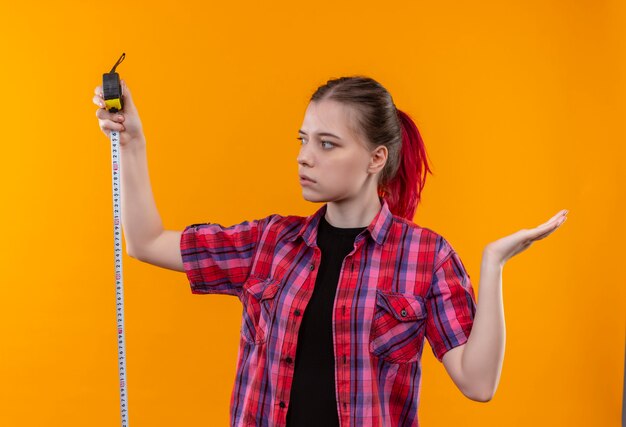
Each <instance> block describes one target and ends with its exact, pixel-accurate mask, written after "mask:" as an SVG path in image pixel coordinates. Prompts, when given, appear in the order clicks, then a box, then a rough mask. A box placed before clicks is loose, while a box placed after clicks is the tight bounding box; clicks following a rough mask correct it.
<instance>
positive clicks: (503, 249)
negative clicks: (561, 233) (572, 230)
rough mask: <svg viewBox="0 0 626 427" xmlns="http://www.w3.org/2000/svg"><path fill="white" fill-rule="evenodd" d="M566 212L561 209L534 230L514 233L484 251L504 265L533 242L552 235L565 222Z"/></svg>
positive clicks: (493, 243) (522, 230)
mask: <svg viewBox="0 0 626 427" xmlns="http://www.w3.org/2000/svg"><path fill="white" fill-rule="evenodd" d="M568 212H569V211H568V210H567V209H563V210H562V211H559V213H557V214H556V215H554V216H553V217H552V218H550V219H549V220H548V221H546V222H544V223H543V224H541V225H539V226H537V227H535V228H531V229H525V228H524V229H521V230H520V231H518V232H516V233H513V234H511V235H509V236H506V237H503V238H501V239H499V240H496V241H495V242H492V243H489V244H488V245H487V246H486V247H485V251H486V252H488V253H489V254H490V255H492V256H493V257H494V258H495V259H497V260H499V261H500V264H501V265H504V263H505V262H506V261H507V260H509V259H510V258H511V257H513V256H515V255H517V254H518V253H520V252H522V251H524V250H526V249H527V248H528V247H529V246H530V245H532V243H533V242H534V241H536V240H541V239H544V238H546V237H548V236H549V235H550V234H552V233H553V232H554V231H555V230H556V229H557V228H559V226H560V225H561V224H563V223H564V222H565V220H567V213H568Z"/></svg>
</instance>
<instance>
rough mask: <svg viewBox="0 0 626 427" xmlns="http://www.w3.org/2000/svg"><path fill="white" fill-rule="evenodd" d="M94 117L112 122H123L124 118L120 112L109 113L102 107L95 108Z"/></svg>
mask: <svg viewBox="0 0 626 427" xmlns="http://www.w3.org/2000/svg"><path fill="white" fill-rule="evenodd" d="M96 117H97V118H99V119H100V120H111V121H113V122H120V123H121V122H123V121H124V120H125V118H124V115H123V114H121V113H111V112H109V111H107V110H106V109H104V108H100V109H98V110H96Z"/></svg>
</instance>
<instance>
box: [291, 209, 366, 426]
mask: <svg viewBox="0 0 626 427" xmlns="http://www.w3.org/2000/svg"><path fill="white" fill-rule="evenodd" d="M366 228H367V227H357V228H338V227H334V226H332V225H330V224H329V223H328V221H326V219H325V218H324V216H322V217H321V218H320V223H319V227H318V232H317V246H319V248H320V250H321V252H322V261H321V263H320V266H319V270H318V272H317V278H316V280H315V288H314V290H313V295H312V296H311V300H310V301H309V303H308V304H307V306H306V309H305V311H304V314H303V317H302V323H301V324H300V330H299V332H298V346H297V349H296V357H295V366H294V376H293V383H292V386H291V395H290V398H289V408H288V410H287V427H309V426H311V427H320V426H324V427H335V426H336V427H339V416H338V414H337V396H336V393H335V357H334V350H333V330H332V313H333V304H334V301H335V293H336V291H337V284H338V282H339V273H340V271H341V265H342V263H343V260H344V258H345V257H346V255H348V254H349V253H350V252H352V249H353V248H354V239H355V238H356V236H357V235H359V234H360V233H361V231H363V230H365V229H366Z"/></svg>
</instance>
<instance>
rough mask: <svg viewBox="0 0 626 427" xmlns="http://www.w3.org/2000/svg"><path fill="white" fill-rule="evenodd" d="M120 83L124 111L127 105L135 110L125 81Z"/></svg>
mask: <svg viewBox="0 0 626 427" xmlns="http://www.w3.org/2000/svg"><path fill="white" fill-rule="evenodd" d="M121 83H122V97H123V98H124V109H126V105H128V106H129V107H130V108H131V109H134V108H135V104H134V103H133V97H132V94H131V93H130V89H129V88H128V86H126V81H124V80H121Z"/></svg>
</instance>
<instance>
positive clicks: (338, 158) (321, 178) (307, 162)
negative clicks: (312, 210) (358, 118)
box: [297, 100, 377, 202]
mask: <svg viewBox="0 0 626 427" xmlns="http://www.w3.org/2000/svg"><path fill="white" fill-rule="evenodd" d="M353 113H354V112H353V111H352V110H351V109H350V108H349V107H347V106H344V105H343V104H341V103H338V102H336V101H331V100H323V101H318V102H310V103H309V105H308V107H307V109H306V112H305V116H304V121H303V123H302V127H301V129H300V131H299V136H300V138H301V146H300V153H299V155H298V158H297V160H298V174H299V175H300V176H302V175H306V176H307V177H309V178H310V179H312V180H313V181H314V182H311V181H303V180H302V179H301V178H300V185H301V186H302V195H303V197H304V198H305V199H306V200H308V201H311V202H328V201H339V200H341V199H344V198H346V197H349V198H352V197H354V196H356V195H358V194H359V193H360V192H361V191H368V190H369V187H370V186H369V185H366V183H367V182H368V178H369V181H371V180H375V179H376V178H377V177H376V176H375V175H373V174H371V172H368V167H369V166H370V160H371V158H372V153H370V152H369V151H368V150H367V149H366V148H365V141H364V140H363V137H361V136H360V135H358V134H356V132H355V131H354V130H353V129H352V127H351V124H353V123H356V122H355V120H354V116H353ZM373 188H374V191H376V186H375V185H374V187H373Z"/></svg>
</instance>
